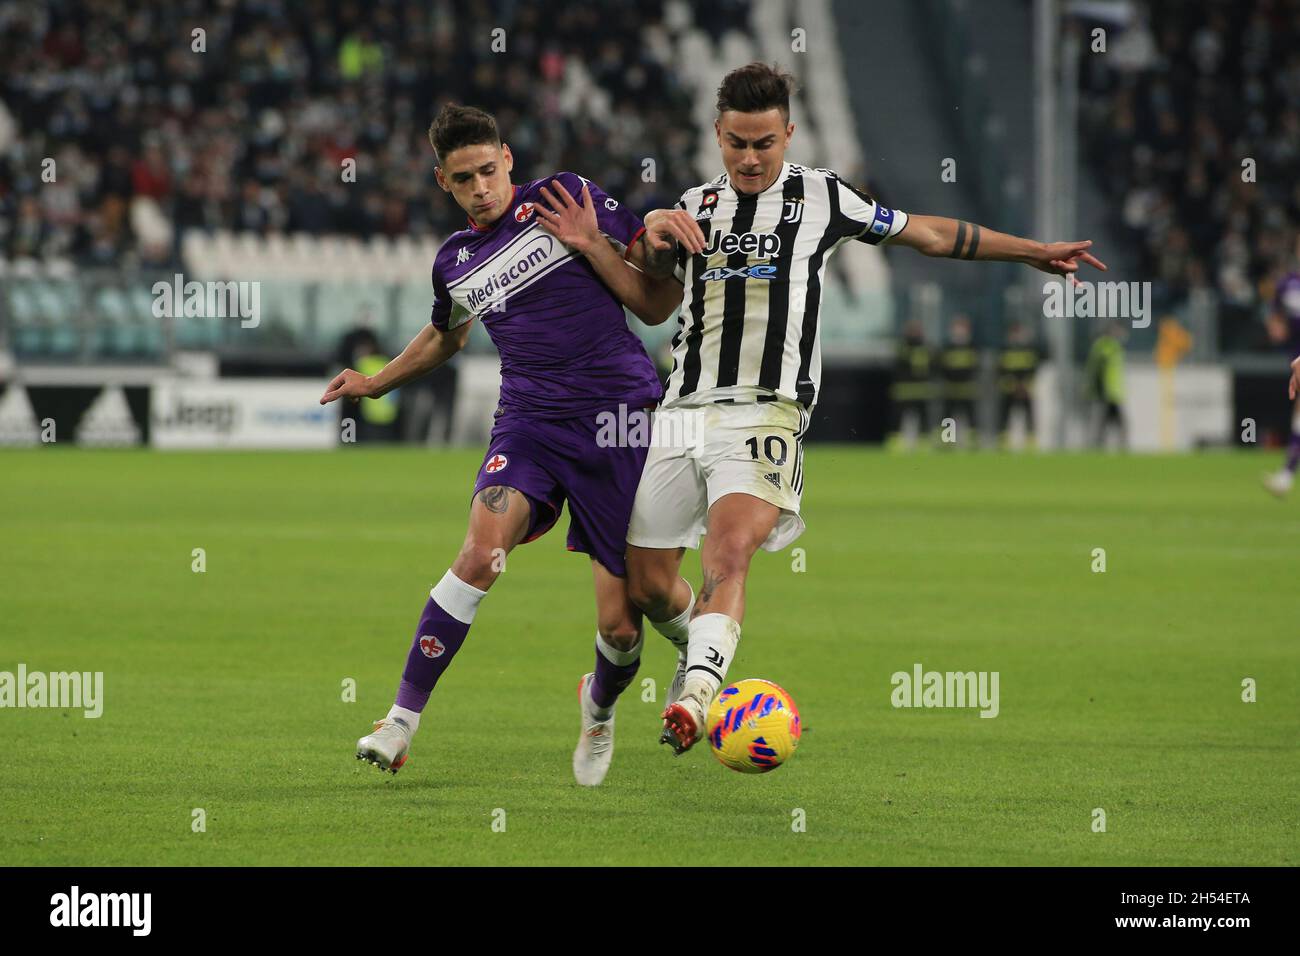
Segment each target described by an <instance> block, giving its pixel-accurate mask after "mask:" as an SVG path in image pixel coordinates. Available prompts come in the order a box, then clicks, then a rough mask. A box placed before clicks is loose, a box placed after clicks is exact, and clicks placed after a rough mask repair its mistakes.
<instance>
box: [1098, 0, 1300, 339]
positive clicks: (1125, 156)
mask: <svg viewBox="0 0 1300 956" xmlns="http://www.w3.org/2000/svg"><path fill="white" fill-rule="evenodd" d="M1137 10H1138V12H1139V17H1140V22H1138V23H1137V24H1135V25H1132V26H1130V27H1128V28H1127V29H1125V30H1123V31H1121V32H1119V33H1118V34H1116V33H1114V32H1111V37H1110V42H1109V43H1108V45H1107V52H1106V53H1105V54H1104V55H1099V54H1098V53H1096V52H1094V51H1093V49H1092V37H1091V30H1092V29H1093V28H1094V27H1096V26H1105V24H1104V23H1101V22H1098V23H1091V22H1090V23H1088V24H1087V25H1086V28H1087V31H1088V32H1087V33H1085V34H1084V35H1083V37H1082V53H1081V56H1082V62H1081V67H1082V69H1081V71H1080V75H1081V115H1082V117H1083V128H1082V130H1081V135H1080V142H1081V143H1082V144H1083V148H1084V150H1086V152H1087V154H1088V157H1089V158H1090V160H1091V161H1092V162H1093V163H1094V164H1095V165H1096V168H1098V169H1099V170H1100V172H1101V176H1100V179H1101V182H1102V184H1103V188H1105V189H1107V190H1109V199H1110V200H1111V208H1112V209H1113V210H1114V215H1115V217H1116V218H1117V220H1118V223H1119V224H1120V226H1121V228H1122V229H1123V230H1124V232H1125V233H1126V234H1127V236H1128V237H1129V238H1130V239H1131V240H1132V241H1133V243H1134V246H1135V248H1137V249H1138V250H1139V251H1140V255H1141V274H1142V275H1144V276H1149V277H1151V279H1152V281H1153V282H1154V289H1153V291H1154V292H1155V294H1156V297H1157V303H1158V306H1159V307H1162V308H1170V309H1172V308H1176V307H1177V306H1178V304H1179V303H1181V302H1185V301H1186V300H1187V298H1188V296H1189V295H1190V294H1191V293H1192V292H1193V291H1194V290H1197V289H1201V290H1205V291H1208V292H1210V293H1211V294H1212V295H1213V296H1214V298H1215V299H1217V301H1218V303H1219V330H1220V333H1219V334H1220V344H1221V347H1223V348H1226V349H1241V348H1267V347H1268V343H1267V337H1266V334H1265V326H1264V323H1263V322H1262V321H1261V320H1262V318H1263V315H1264V312H1265V310H1266V307H1267V305H1268V304H1269V303H1270V302H1271V300H1272V297H1273V288H1274V285H1275V284H1276V282H1277V280H1278V279H1279V278H1280V277H1281V276H1282V275H1283V274H1284V273H1285V272H1286V271H1287V270H1288V269H1289V268H1291V267H1292V266H1293V262H1294V260H1293V255H1294V250H1295V234H1296V230H1297V227H1298V226H1300V3H1297V2H1295V0H1232V2H1212V0H1200V2H1186V0H1147V2H1146V3H1143V4H1139V5H1137ZM1245 160H1252V161H1253V162H1252V163H1250V164H1248V167H1247V168H1244V167H1243V161H1245Z"/></svg>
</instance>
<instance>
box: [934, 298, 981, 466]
mask: <svg viewBox="0 0 1300 956" xmlns="http://www.w3.org/2000/svg"><path fill="white" fill-rule="evenodd" d="M978 374H979V352H977V351H976V350H975V346H974V345H973V344H972V341H971V323H970V318H969V317H968V316H965V315H960V314H959V315H957V316H955V317H954V318H953V320H952V324H951V325H949V326H948V342H947V344H945V345H944V347H943V349H942V350H941V351H940V352H939V377H940V378H941V379H942V381H943V417H944V418H945V419H947V418H951V419H952V420H953V422H954V426H955V432H954V433H955V435H956V436H957V440H956V442H955V444H956V445H959V446H961V447H965V448H975V447H977V444H978V442H977V436H976V434H975V400H976V398H977V397H978V395H977V389H978V384H979V383H978V382H977V381H976V378H977V376H978ZM944 444H949V443H944Z"/></svg>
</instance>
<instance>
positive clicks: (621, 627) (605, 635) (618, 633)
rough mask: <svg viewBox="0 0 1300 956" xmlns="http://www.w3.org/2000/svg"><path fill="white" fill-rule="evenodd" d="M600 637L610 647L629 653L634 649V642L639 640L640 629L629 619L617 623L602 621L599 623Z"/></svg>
mask: <svg viewBox="0 0 1300 956" xmlns="http://www.w3.org/2000/svg"><path fill="white" fill-rule="evenodd" d="M600 636H601V639H602V640H604V642H605V643H606V644H608V645H609V646H610V647H614V648H617V649H618V650H620V651H630V650H632V648H634V647H636V642H637V641H638V640H640V638H641V629H640V628H639V627H638V626H637V624H636V622H635V621H633V620H632V619H631V618H630V617H625V618H622V619H620V620H617V621H609V622H605V621H602V622H601V623H600Z"/></svg>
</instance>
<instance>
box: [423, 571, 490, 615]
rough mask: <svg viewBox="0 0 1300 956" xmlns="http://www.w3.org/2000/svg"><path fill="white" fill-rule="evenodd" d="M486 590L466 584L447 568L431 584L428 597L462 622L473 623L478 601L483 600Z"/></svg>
mask: <svg viewBox="0 0 1300 956" xmlns="http://www.w3.org/2000/svg"><path fill="white" fill-rule="evenodd" d="M485 594H487V592H486V591H480V590H479V589H478V588H476V587H474V585H472V584H466V583H465V582H464V581H462V580H461V579H460V578H458V577H456V575H454V574H452V573H451V571H450V570H449V571H448V572H447V573H446V574H444V575H443V576H442V580H441V581H439V582H438V583H437V584H435V585H434V586H433V589H432V590H431V591H430V592H429V597H431V598H433V599H434V600H435V601H437V602H438V607H440V608H442V609H443V610H444V611H446V612H447V613H448V614H450V615H451V616H452V617H454V618H455V619H456V620H458V621H460V623H462V624H473V623H474V615H475V613H477V612H478V602H479V601H481V600H483V595H485Z"/></svg>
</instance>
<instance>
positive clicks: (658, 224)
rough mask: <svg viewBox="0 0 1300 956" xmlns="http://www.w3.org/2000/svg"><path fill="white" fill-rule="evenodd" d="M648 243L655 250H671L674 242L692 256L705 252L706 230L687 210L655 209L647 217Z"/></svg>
mask: <svg viewBox="0 0 1300 956" xmlns="http://www.w3.org/2000/svg"><path fill="white" fill-rule="evenodd" d="M645 234H646V242H647V243H649V245H650V248H651V249H654V250H663V249H668V248H671V246H672V244H673V242H674V241H676V242H677V243H679V244H680V245H681V247H682V248H683V249H685V250H686V251H687V252H689V253H690V254H691V255H695V254H696V253H698V252H703V251H704V230H702V229H701V228H700V224H699V223H698V222H696V221H695V217H694V216H692V215H691V214H690V213H689V212H687V211H686V210H685V209H655V210H653V211H651V212H649V213H647V214H646V217H645Z"/></svg>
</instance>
